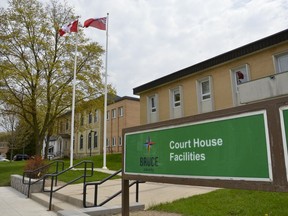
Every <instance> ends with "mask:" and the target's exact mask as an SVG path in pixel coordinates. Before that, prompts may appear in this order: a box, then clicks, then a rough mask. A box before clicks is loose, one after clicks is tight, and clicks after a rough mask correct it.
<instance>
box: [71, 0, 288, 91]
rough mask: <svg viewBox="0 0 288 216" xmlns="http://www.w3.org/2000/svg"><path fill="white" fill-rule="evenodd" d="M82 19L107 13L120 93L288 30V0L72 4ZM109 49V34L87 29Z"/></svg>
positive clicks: (112, 79) (113, 79) (111, 64)
mask: <svg viewBox="0 0 288 216" xmlns="http://www.w3.org/2000/svg"><path fill="white" fill-rule="evenodd" d="M68 4H69V5H71V6H72V7H74V9H75V13H76V14H77V15H80V16H81V19H80V20H82V21H84V20H85V19H88V18H91V17H103V16H106V14H107V12H108V13H109V48H108V74H109V76H108V82H109V83H112V84H113V85H114V86H115V87H116V89H117V92H118V95H120V96H124V95H129V96H133V88H135V87H137V86H139V85H142V84H144V83H146V82H150V81H152V80H154V79H157V78H160V77H162V76H165V75H168V74H170V73H173V72H175V71H178V70H180V69H183V68H185V67H189V66H191V65H193V64H196V63H198V62H201V61H204V60H206V59H208V58H212V57H214V56H216V55H219V54H221V53H224V52H227V51H229V50H232V49H235V48H237V47H239V46H243V45H245V44H247V43H250V42H253V41H255V40H258V39H261V38H263V37H266V36H268V35H271V34H274V33H276V32H279V31H282V30H284V29H286V28H288V4H287V0H253V1H252V0H222V1H215V0H207V1H202V0H193V1H191V0H181V1H176V0H117V1H115V0H105V1H91V0H90V1H88V0H69V1H68ZM85 33H86V35H87V36H88V37H89V38H91V39H92V40H93V41H97V42H98V43H99V44H100V45H102V46H103V47H104V48H105V32H103V31H100V30H97V29H89V28H88V29H85Z"/></svg>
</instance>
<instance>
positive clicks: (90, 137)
mask: <svg viewBox="0 0 288 216" xmlns="http://www.w3.org/2000/svg"><path fill="white" fill-rule="evenodd" d="M91 144H92V136H91V132H90V133H89V134H88V149H90V148H91Z"/></svg>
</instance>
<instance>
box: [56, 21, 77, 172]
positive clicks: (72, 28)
mask: <svg viewBox="0 0 288 216" xmlns="http://www.w3.org/2000/svg"><path fill="white" fill-rule="evenodd" d="M58 32H59V35H60V36H64V35H65V34H66V33H71V32H76V33H77V32H78V19H76V20H74V21H73V22H70V23H68V24H65V25H64V26H63V27H62V28H61V29H59V30H58ZM77 35H78V34H76V44H75V59H74V72H73V83H72V84H73V89H72V107H71V110H72V114H71V134H70V167H72V166H73V154H74V150H73V145H74V119H75V91H76V68H77V52H78V51H77V47H78V37H77Z"/></svg>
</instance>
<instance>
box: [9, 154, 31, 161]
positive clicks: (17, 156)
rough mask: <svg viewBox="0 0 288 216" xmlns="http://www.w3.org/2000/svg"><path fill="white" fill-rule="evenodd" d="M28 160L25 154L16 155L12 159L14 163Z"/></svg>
mask: <svg viewBox="0 0 288 216" xmlns="http://www.w3.org/2000/svg"><path fill="white" fill-rule="evenodd" d="M28 159H29V156H28V155H27V154H16V155H15V156H14V157H13V160H14V161H21V160H28Z"/></svg>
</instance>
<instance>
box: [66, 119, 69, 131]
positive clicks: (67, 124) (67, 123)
mask: <svg viewBox="0 0 288 216" xmlns="http://www.w3.org/2000/svg"><path fill="white" fill-rule="evenodd" d="M68 129H69V120H68V119H66V130H68Z"/></svg>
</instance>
